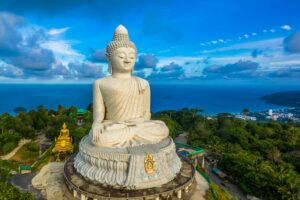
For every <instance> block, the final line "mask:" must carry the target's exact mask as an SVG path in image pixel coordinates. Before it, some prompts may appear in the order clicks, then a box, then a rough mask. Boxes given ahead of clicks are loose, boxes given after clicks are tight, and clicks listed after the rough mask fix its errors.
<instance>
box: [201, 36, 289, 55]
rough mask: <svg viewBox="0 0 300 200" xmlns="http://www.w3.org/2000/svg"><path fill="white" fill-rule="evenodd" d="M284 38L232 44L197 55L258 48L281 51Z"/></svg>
mask: <svg viewBox="0 0 300 200" xmlns="http://www.w3.org/2000/svg"><path fill="white" fill-rule="evenodd" d="M283 39H284V38H282V37H280V38H274V39H267V40H258V41H253V42H244V43H240V44H234V45H230V46H225V47H221V48H216V49H210V50H204V51H201V52H199V53H214V52H224V51H234V50H247V49H260V48H270V49H274V48H276V49H279V48H280V49H281V48H282V41H283Z"/></svg>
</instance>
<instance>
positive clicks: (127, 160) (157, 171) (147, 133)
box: [74, 25, 181, 189]
mask: <svg viewBox="0 0 300 200" xmlns="http://www.w3.org/2000/svg"><path fill="white" fill-rule="evenodd" d="M106 52H107V59H108V61H109V69H110V72H111V74H112V75H111V76H108V77H105V78H102V79H98V80H96V81H95V82H94V88H93V94H94V97H93V113H94V122H93V125H92V129H91V130H90V132H89V134H88V135H87V136H85V137H83V138H82V140H81V141H80V145H79V152H78V154H77V155H76V157H75V158H74V168H75V169H76V171H77V172H78V173H79V174H81V175H82V176H83V177H85V178H87V179H89V180H92V181H95V182H97V183H100V184H103V185H106V186H112V187H114V188H125V189H143V188H151V187H160V186H161V185H163V184H165V183H168V182H169V181H171V180H173V179H174V178H175V177H176V175H177V173H178V172H179V171H180V168H181V160H180V158H179V157H178V155H177V154H176V147H175V144H174V142H173V140H172V138H170V137H169V130H168V128H167V126H166V125H165V124H164V122H162V121H158V120H151V113H150V87H149V83H148V82H147V81H146V80H144V79H141V78H138V77H135V76H132V71H133V67H134V64H135V59H136V47H135V45H134V44H133V43H132V42H131V41H130V40H129V36H128V32H127V30H126V29H125V27H123V26H122V25H120V26H118V27H117V29H116V30H115V33H114V37H113V41H112V42H110V43H109V45H108V46H107V49H106Z"/></svg>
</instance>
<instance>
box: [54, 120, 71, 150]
mask: <svg viewBox="0 0 300 200" xmlns="http://www.w3.org/2000/svg"><path fill="white" fill-rule="evenodd" d="M73 148H74V147H73V144H72V138H71V137H70V132H69V129H67V125H66V123H64V124H63V126H62V129H61V130H60V134H59V136H58V138H55V146H54V148H53V150H52V152H53V153H73Z"/></svg>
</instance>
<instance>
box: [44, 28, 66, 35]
mask: <svg viewBox="0 0 300 200" xmlns="http://www.w3.org/2000/svg"><path fill="white" fill-rule="evenodd" d="M69 29H70V27H65V28H59V29H56V28H53V29H51V30H49V31H48V32H47V34H48V35H51V36H54V35H60V34H62V33H65V32H67V31H68V30H69Z"/></svg>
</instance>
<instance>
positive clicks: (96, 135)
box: [92, 123, 104, 142]
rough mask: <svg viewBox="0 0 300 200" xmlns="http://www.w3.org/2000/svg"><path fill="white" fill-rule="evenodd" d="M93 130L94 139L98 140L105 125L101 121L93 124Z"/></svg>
mask: <svg viewBox="0 0 300 200" xmlns="http://www.w3.org/2000/svg"><path fill="white" fill-rule="evenodd" d="M92 131H93V134H92V135H93V141H94V142H98V141H99V140H100V135H101V134H102V133H103V131H104V126H103V124H101V123H94V124H93V126H92Z"/></svg>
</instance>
